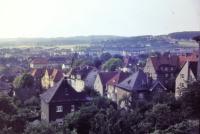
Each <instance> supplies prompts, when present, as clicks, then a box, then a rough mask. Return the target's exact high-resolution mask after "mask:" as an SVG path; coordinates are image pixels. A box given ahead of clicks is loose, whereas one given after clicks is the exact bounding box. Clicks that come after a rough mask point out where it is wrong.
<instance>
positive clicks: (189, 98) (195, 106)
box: [179, 81, 200, 131]
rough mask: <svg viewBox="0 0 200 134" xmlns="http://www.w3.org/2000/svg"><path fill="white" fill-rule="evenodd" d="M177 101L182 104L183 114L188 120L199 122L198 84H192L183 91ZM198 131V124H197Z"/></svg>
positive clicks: (199, 90) (199, 100) (199, 98)
mask: <svg viewBox="0 0 200 134" xmlns="http://www.w3.org/2000/svg"><path fill="white" fill-rule="evenodd" d="M181 94H182V95H181V97H180V99H179V101H180V102H181V103H182V107H183V109H185V110H184V114H185V116H186V117H188V118H192V119H198V120H199V121H200V105H199V104H200V82H199V81H197V82H194V83H192V84H190V85H189V86H188V88H185V89H183V91H182V93H181ZM199 131H200V123H199Z"/></svg>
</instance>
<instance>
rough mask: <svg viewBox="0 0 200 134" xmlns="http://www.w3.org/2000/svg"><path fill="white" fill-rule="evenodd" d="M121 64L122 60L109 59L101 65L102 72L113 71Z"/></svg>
mask: <svg viewBox="0 0 200 134" xmlns="http://www.w3.org/2000/svg"><path fill="white" fill-rule="evenodd" d="M122 64H123V62H122V60H121V59H119V58H111V59H109V60H108V61H106V62H105V63H104V65H103V69H104V70H108V71H115V70H116V69H117V68H119V67H121V66H122Z"/></svg>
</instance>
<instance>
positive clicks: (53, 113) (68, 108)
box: [49, 101, 83, 121]
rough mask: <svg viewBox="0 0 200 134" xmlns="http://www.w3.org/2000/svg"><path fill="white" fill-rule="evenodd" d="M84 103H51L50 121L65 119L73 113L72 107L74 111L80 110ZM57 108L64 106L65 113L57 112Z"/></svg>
mask: <svg viewBox="0 0 200 134" xmlns="http://www.w3.org/2000/svg"><path fill="white" fill-rule="evenodd" d="M82 103H83V102H82V101H66V102H53V103H52V102H51V103H50V104H49V121H56V120H57V119H64V117H65V116H66V115H67V114H68V113H70V112H73V111H72V106H74V110H75V111H76V110H78V109H79V107H80V106H81V105H82ZM57 106H62V108H63V111H62V112H57V111H56V110H57V108H56V107H57Z"/></svg>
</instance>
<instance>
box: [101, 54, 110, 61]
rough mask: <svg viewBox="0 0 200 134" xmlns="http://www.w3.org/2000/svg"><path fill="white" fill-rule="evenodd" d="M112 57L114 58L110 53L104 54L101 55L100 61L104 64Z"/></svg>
mask: <svg viewBox="0 0 200 134" xmlns="http://www.w3.org/2000/svg"><path fill="white" fill-rule="evenodd" d="M111 57H112V55H111V54H110V53H103V54H101V56H100V59H101V61H102V62H106V61H107V60H109V59H110V58H111Z"/></svg>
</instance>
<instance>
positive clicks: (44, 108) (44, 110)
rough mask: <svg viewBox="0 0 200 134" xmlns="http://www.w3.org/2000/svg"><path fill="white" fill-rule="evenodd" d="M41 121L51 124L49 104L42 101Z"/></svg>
mask: <svg viewBox="0 0 200 134" xmlns="http://www.w3.org/2000/svg"><path fill="white" fill-rule="evenodd" d="M41 120H44V121H46V122H49V121H50V120H49V104H47V103H45V102H44V101H43V100H41Z"/></svg>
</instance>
